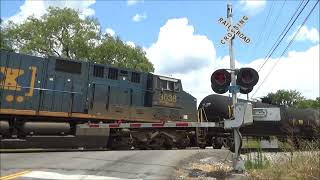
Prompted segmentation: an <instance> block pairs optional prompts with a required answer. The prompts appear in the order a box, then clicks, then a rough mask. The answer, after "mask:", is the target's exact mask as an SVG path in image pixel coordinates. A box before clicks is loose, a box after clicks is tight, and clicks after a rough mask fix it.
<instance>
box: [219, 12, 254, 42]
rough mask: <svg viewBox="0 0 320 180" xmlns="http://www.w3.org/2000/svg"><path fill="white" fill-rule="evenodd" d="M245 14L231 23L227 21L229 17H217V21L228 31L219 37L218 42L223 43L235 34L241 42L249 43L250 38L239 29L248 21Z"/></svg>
mask: <svg viewBox="0 0 320 180" xmlns="http://www.w3.org/2000/svg"><path fill="white" fill-rule="evenodd" d="M248 19H249V18H248V17H247V16H243V17H242V19H241V20H240V21H239V22H238V23H237V24H236V25H232V24H231V23H230V21H229V19H224V18H222V17H221V18H219V20H218V21H219V23H220V24H222V25H224V26H225V27H226V28H227V30H228V32H227V34H226V35H225V36H224V37H223V38H222V39H221V41H220V43H221V44H225V43H226V42H229V43H230V42H231V39H232V38H233V37H234V36H235V35H236V36H238V37H239V38H240V39H241V41H242V42H244V43H247V44H249V43H250V41H251V40H250V38H249V37H248V36H246V35H244V34H243V33H242V32H241V31H240V29H241V28H242V27H243V25H244V24H245V23H246V22H247V21H248Z"/></svg>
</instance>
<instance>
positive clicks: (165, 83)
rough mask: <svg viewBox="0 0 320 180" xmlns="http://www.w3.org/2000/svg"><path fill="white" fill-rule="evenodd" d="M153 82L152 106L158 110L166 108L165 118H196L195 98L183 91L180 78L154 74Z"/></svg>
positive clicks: (187, 119)
mask: <svg viewBox="0 0 320 180" xmlns="http://www.w3.org/2000/svg"><path fill="white" fill-rule="evenodd" d="M153 82H154V83H153V97H152V106H153V107H154V108H155V109H157V111H159V112H161V111H164V110H166V111H167V112H166V114H167V115H166V119H167V120H169V121H174V120H180V121H195V120H196V99H195V98H194V97H193V96H191V95H190V94H188V93H186V92H185V91H183V88H182V83H181V80H179V79H175V78H171V77H165V76H158V75H154V77H153ZM156 114H159V113H156ZM160 114H161V113H160Z"/></svg>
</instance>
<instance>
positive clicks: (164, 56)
mask: <svg viewBox="0 0 320 180" xmlns="http://www.w3.org/2000/svg"><path fill="white" fill-rule="evenodd" d="M146 52H147V57H148V58H149V59H150V61H151V62H152V63H153V64H154V67H155V70H156V72H155V73H156V74H161V75H166V76H172V77H175V78H179V79H181V80H182V84H183V88H184V90H185V91H187V92H189V93H191V94H192V95H193V96H195V97H196V98H197V100H198V103H200V101H201V100H202V99H203V98H204V97H205V96H207V95H209V94H213V91H212V90H211V82H210V77H211V74H212V73H213V72H214V71H215V70H216V69H219V68H228V67H229V56H223V57H216V53H215V47H214V45H213V43H212V41H211V40H209V39H208V38H207V37H206V36H204V35H197V34H194V27H193V26H192V25H189V24H188V19H187V18H181V19H170V20H168V21H167V23H166V24H165V25H164V26H162V27H161V28H160V32H159V35H158V40H157V41H156V42H155V43H154V44H152V45H151V46H150V47H149V48H147V49H146ZM318 56H319V44H317V45H315V46H313V47H311V48H309V49H308V50H306V51H301V52H297V51H290V52H289V53H288V55H287V56H285V57H283V58H282V59H281V60H280V62H279V63H278V65H277V66H276V67H275V69H274V70H273V72H272V73H271V74H270V76H269V77H268V79H267V80H266V81H265V82H264V84H263V86H261V88H260V90H259V91H258V93H257V94H256V95H255V97H261V96H265V95H267V94H268V93H269V92H276V91H277V90H279V89H295V90H298V91H300V92H301V93H302V94H303V95H304V96H305V97H307V98H313V99H314V98H315V97H318V96H319V81H320V80H319V57H318ZM190 57H192V58H190ZM276 60H277V58H273V59H272V58H271V59H269V61H268V62H267V63H266V65H265V67H264V68H263V69H262V70H261V72H260V73H259V75H260V80H259V82H258V84H257V85H256V86H255V89H254V90H253V91H252V93H253V92H255V90H256V88H257V87H258V86H259V85H260V84H261V83H262V81H263V79H264V78H265V77H266V75H267V74H268V72H269V71H270V69H271V67H272V66H273V64H274V63H275V62H276ZM263 61H264V59H263V58H259V59H255V60H253V61H252V62H250V63H248V64H243V63H239V61H236V67H237V68H240V67H252V68H255V69H258V68H259V67H260V65H261V64H262V63H263ZM252 93H251V94H249V97H251V95H252ZM225 95H227V94H225ZM242 97H244V96H242Z"/></svg>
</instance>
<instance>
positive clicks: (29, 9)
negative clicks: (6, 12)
mask: <svg viewBox="0 0 320 180" xmlns="http://www.w3.org/2000/svg"><path fill="white" fill-rule="evenodd" d="M95 2H96V1H95V0H83V1H67V0H60V1H50V0H34V1H33V0H26V1H25V2H24V4H23V5H21V6H20V11H19V12H18V13H17V14H15V15H13V16H11V17H9V18H5V21H7V20H11V21H13V22H15V23H21V22H23V21H24V20H26V19H27V17H28V16H32V15H33V16H35V17H40V16H42V15H43V14H45V13H46V9H47V8H48V7H50V6H52V7H60V8H64V7H68V8H73V9H75V10H78V11H80V17H81V18H85V17H86V16H91V15H94V13H95V11H94V10H93V9H92V8H90V6H91V5H92V4H94V3H95Z"/></svg>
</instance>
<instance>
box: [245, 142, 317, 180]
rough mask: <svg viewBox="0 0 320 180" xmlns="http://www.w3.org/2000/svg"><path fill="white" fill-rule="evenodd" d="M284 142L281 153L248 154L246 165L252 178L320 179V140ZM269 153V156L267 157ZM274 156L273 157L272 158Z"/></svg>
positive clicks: (259, 152)
mask: <svg viewBox="0 0 320 180" xmlns="http://www.w3.org/2000/svg"><path fill="white" fill-rule="evenodd" d="M299 142H300V143H299V146H300V148H299V149H296V148H295V146H294V145H293V143H292V142H290V141H289V142H287V143H285V144H284V146H283V147H284V148H286V149H284V151H286V152H281V153H263V152H261V150H260V151H258V152H257V154H252V153H251V154H250V153H249V154H248V155H247V157H246V161H245V166H246V169H247V172H248V175H249V178H250V179H290V180H291V179H299V180H300V179H315V180H316V179H318V180H320V151H319V149H320V140H319V138H317V139H315V140H314V141H303V140H300V141H299ZM267 155H269V158H267ZM272 156H273V158H272Z"/></svg>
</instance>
